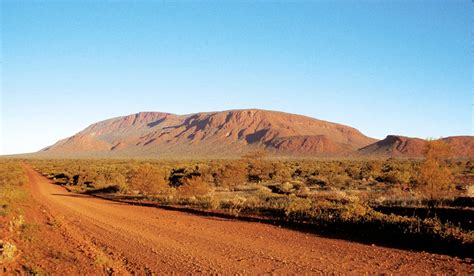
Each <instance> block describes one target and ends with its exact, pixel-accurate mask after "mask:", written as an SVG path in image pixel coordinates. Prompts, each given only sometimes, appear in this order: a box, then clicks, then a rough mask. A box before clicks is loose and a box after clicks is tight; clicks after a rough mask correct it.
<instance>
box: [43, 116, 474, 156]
mask: <svg viewBox="0 0 474 276" xmlns="http://www.w3.org/2000/svg"><path fill="white" fill-rule="evenodd" d="M444 140H445V141H446V142H447V143H448V144H449V145H450V146H452V147H453V149H454V152H455V153H456V155H459V156H474V137H472V136H455V137H447V138H444ZM425 143H426V141H425V140H423V139H419V138H412V137H405V136H398V135H388V136H387V137H386V138H385V139H382V140H377V139H374V138H371V137H368V136H366V135H364V134H363V133H362V132H360V131H359V130H357V129H355V128H353V127H350V126H346V125H342V124H338V123H333V122H329V121H324V120H319V119H315V118H311V117H308V116H304V115H298V114H291V113H285V112H280V111H270V110H262V109H234V110H225V111H213V112H199V113H191V114H185V115H176V114H172V113H166V112H139V113H135V114H129V115H126V116H119V117H114V118H110V119H107V120H103V121H100V122H97V123H94V124H91V125H89V126H88V127H86V128H85V129H83V130H82V131H80V132H78V133H76V134H75V135H73V136H71V137H68V138H66V139H62V140H60V141H58V142H56V143H55V144H53V145H51V146H49V147H46V148H44V149H42V150H41V151H40V154H42V155H50V156H54V155H68V156H81V155H93V154H99V155H102V156H106V157H107V156H119V155H120V156H131V157H137V156H138V157H141V156H143V157H173V156H175V157H176V156H180V157H190V158H194V157H241V156H242V155H245V154H247V153H248V152H251V151H255V150H265V151H267V152H268V154H269V155H272V156H295V157H351V156H355V157H361V156H362V157H370V156H375V157H380V156H387V157H410V158H411V157H421V156H422V155H423V148H424V145H425Z"/></svg>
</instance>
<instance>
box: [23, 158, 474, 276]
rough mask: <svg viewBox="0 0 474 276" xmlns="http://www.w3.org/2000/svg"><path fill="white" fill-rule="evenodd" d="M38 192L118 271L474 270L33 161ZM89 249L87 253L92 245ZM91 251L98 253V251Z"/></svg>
mask: <svg viewBox="0 0 474 276" xmlns="http://www.w3.org/2000/svg"><path fill="white" fill-rule="evenodd" d="M26 170H27V175H28V178H29V180H30V185H31V187H30V188H31V191H32V195H33V198H34V199H35V200H37V201H38V202H40V204H42V205H44V206H46V207H47V208H46V209H47V210H48V212H50V213H51V214H50V215H51V216H53V217H55V218H57V219H58V221H60V222H61V223H60V224H61V226H60V227H61V229H62V230H63V231H65V232H67V235H70V236H71V238H72V239H74V240H76V241H81V242H83V243H87V244H88V247H87V248H92V249H91V250H93V251H101V252H102V253H101V254H102V256H103V258H107V260H104V262H107V263H109V264H110V266H111V270H114V271H127V272H165V273H167V272H178V273H179V272H191V273H199V272H201V273H225V274H227V273H244V274H249V273H252V274H253V273H268V272H274V273H290V272H294V273H303V272H308V273H314V272H336V273H338V272H342V273H347V272H351V273H365V272H394V273H415V272H416V273H421V272H429V273H432V272H442V273H449V274H452V273H472V272H473V271H474V270H473V265H472V264H468V263H466V262H463V261H462V260H459V259H456V258H452V257H448V256H442V255H433V254H428V253H415V252H409V251H403V250H397V249H390V248H383V247H378V246H369V245H363V244H358V243H352V242H348V241H342V240H335V239H327V238H322V237H318V236H316V235H313V234H306V233H300V232H297V231H292V230H287V229H282V228H278V227H276V226H271V225H266V224H260V223H252V222H242V221H233V220H224V219H219V218H208V217H200V216H196V215H190V214H186V213H181V212H177V211H166V210H161V209H156V208H149V207H140V206H130V205H125V204H120V203H115V202H110V201H106V200H101V199H97V198H92V197H90V196H85V195H77V194H73V193H69V192H67V191H66V190H65V189H64V188H62V187H60V186H57V185H54V184H51V183H50V182H49V180H47V179H46V178H44V177H42V176H41V175H39V174H38V173H36V172H35V171H34V170H33V169H31V168H30V167H28V166H26ZM84 254H88V253H87V252H85V253H84ZM91 254H92V253H91Z"/></svg>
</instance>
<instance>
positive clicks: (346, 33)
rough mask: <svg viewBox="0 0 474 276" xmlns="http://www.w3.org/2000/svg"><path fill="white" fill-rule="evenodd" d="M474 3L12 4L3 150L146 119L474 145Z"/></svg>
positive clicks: (5, 23) (4, 23)
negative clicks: (217, 118) (290, 117)
mask: <svg viewBox="0 0 474 276" xmlns="http://www.w3.org/2000/svg"><path fill="white" fill-rule="evenodd" d="M470 5H471V3H470V1H453V0H450V1H380V2H379V1H364V2H356V1H331V2H325V1H314V2H310V1H307V2H299V1H296V2H295V1H292V2H282V1H279V2H272V1H270V2H268V1H266V2H252V1H238V2H237V1H227V2H221V1H213V2H205V1H204V2H193V1H185V2H172V1H170V2H162V1H81V2H75V1H48V2H47V1H8V0H4V1H1V21H0V22H1V24H0V26H1V40H2V49H1V94H0V95H1V97H0V101H1V103H0V104H1V113H0V114H1V118H0V154H1V153H3V154H6V153H21V152H31V151H36V150H39V149H41V148H42V147H44V146H47V145H49V144H52V143H53V142H55V141H56V140H58V139H60V138H64V137H67V136H70V135H72V134H74V133H76V132H78V131H79V130H81V129H83V128H85V127H86V126H88V125H89V124H91V123H93V122H96V121H99V120H103V119H107V118H110V117H115V116H121V115H126V114H131V113H136V112H139V111H166V112H171V113H177V114H186V113H193V112H198V111H215V110H226V109H237V108H251V107H254V108H262V109H271V110H280V111H287V112H291V113H298V114H304V115H308V116H311V117H315V118H318V119H323V120H328V121H333V122H338V123H342V124H347V125H350V126H353V127H356V128H358V129H359V130H361V131H362V132H363V133H364V134H366V135H368V136H372V137H375V138H384V137H385V136H386V135H387V134H401V135H407V136H417V137H422V138H426V137H440V136H451V135H473V123H472V120H473V115H472V102H473V101H472V99H473V97H472V95H473V94H472V77H471V64H472V56H471V51H472V41H471V32H472V29H471V27H472V26H471V24H472V21H471V20H472V14H471V6H470Z"/></svg>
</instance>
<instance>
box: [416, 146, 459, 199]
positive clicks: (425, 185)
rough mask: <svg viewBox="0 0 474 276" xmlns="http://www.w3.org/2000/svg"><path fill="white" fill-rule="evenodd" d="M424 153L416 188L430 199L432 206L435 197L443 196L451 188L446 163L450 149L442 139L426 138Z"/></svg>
mask: <svg viewBox="0 0 474 276" xmlns="http://www.w3.org/2000/svg"><path fill="white" fill-rule="evenodd" d="M424 155H425V160H424V161H423V163H422V164H421V167H420V174H419V175H418V181H417V184H418V189H419V190H420V191H421V192H422V193H423V194H424V195H425V196H427V197H428V198H429V199H430V202H429V205H430V207H433V205H434V199H435V198H436V197H440V196H445V195H446V194H448V193H449V191H451V190H452V188H453V187H452V186H453V185H452V180H453V176H452V174H451V171H450V170H449V168H448V166H447V164H446V159H447V158H448V157H449V155H450V149H449V146H448V145H447V144H446V143H445V142H443V141H442V140H428V141H427V143H426V146H425V149H424Z"/></svg>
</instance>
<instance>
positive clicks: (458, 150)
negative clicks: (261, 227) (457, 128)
mask: <svg viewBox="0 0 474 276" xmlns="http://www.w3.org/2000/svg"><path fill="white" fill-rule="evenodd" d="M441 140H443V141H444V142H446V143H447V144H448V146H449V148H450V151H451V155H452V156H454V157H472V156H474V137H473V136H452V137H446V138H442V139H441ZM425 145H426V140H423V139H419V138H411V137H405V136H396V135H389V136H387V137H386V138H385V139H383V140H381V141H378V142H375V143H374V144H371V145H368V146H366V147H363V148H361V149H359V151H358V152H359V154H362V155H365V156H392V157H422V156H423V150H424V147H425Z"/></svg>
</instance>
